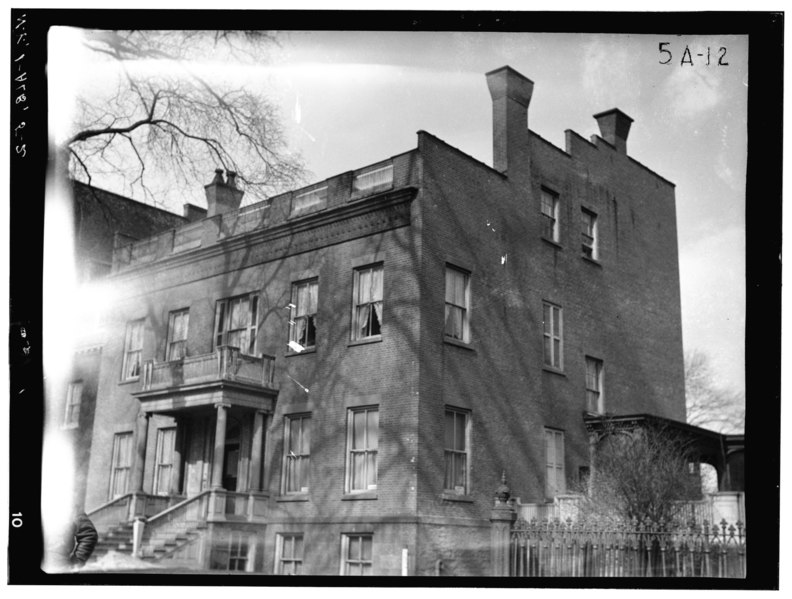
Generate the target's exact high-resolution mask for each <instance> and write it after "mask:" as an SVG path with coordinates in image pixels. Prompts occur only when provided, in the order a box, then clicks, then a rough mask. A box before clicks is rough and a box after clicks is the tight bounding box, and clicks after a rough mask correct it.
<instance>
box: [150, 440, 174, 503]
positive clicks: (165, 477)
mask: <svg viewBox="0 0 792 599" xmlns="http://www.w3.org/2000/svg"><path fill="white" fill-rule="evenodd" d="M154 455H155V457H154V488H153V491H154V494H155V495H170V494H171V490H172V489H173V482H174V481H173V477H174V475H176V474H177V464H176V427H175V426H169V427H165V428H159V429H157V447H156V452H155V454H154ZM163 483H165V489H164V490H163V489H162V488H161V487H162V485H163Z"/></svg>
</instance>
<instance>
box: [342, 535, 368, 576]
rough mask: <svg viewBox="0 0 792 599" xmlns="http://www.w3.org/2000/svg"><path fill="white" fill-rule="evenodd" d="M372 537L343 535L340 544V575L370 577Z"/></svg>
mask: <svg viewBox="0 0 792 599" xmlns="http://www.w3.org/2000/svg"><path fill="white" fill-rule="evenodd" d="M373 541H374V535H371V534H365V535H344V536H343V538H342V543H341V551H342V554H341V555H342V560H341V574H343V575H344V576H371V564H372V561H371V546H372V545H373Z"/></svg>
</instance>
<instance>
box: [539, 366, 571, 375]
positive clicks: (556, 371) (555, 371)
mask: <svg viewBox="0 0 792 599" xmlns="http://www.w3.org/2000/svg"><path fill="white" fill-rule="evenodd" d="M542 370H544V371H545V372H549V373H550V374H557V375H558V376H563V377H566V372H564V371H563V370H559V369H558V368H553V367H552V366H542Z"/></svg>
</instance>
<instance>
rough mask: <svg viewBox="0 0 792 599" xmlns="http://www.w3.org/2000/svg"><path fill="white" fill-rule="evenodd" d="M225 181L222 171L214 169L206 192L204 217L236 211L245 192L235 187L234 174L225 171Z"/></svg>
mask: <svg viewBox="0 0 792 599" xmlns="http://www.w3.org/2000/svg"><path fill="white" fill-rule="evenodd" d="M226 175H227V180H226V181H225V182H224V181H223V169H216V170H215V176H214V179H212V182H211V183H210V184H209V185H206V186H204V189H205V190H206V207H207V210H206V216H208V217H212V216H216V215H218V214H223V213H224V212H230V211H232V210H238V209H239V205H240V204H241V203H242V196H243V195H245V192H244V191H242V190H241V189H237V187H236V173H235V172H233V171H226Z"/></svg>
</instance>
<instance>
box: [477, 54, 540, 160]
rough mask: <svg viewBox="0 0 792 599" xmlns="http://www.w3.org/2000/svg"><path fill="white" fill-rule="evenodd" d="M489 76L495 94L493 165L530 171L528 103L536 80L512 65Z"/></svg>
mask: <svg viewBox="0 0 792 599" xmlns="http://www.w3.org/2000/svg"><path fill="white" fill-rule="evenodd" d="M486 77H487V87H489V92H490V96H492V163H493V167H494V168H495V170H497V171H500V172H501V173H506V174H514V173H515V170H516V169H519V170H520V172H525V173H527V174H530V134H529V132H528V104H530V103H531V95H532V94H533V86H534V84H533V81H531V80H530V79H528V78H527V77H524V76H523V75H521V74H520V73H518V72H517V71H515V70H514V69H513V68H511V67H509V66H503V67H501V68H499V69H495V70H494V71H490V72H489V73H487V74H486ZM523 169H524V170H523ZM509 171H511V173H509Z"/></svg>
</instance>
